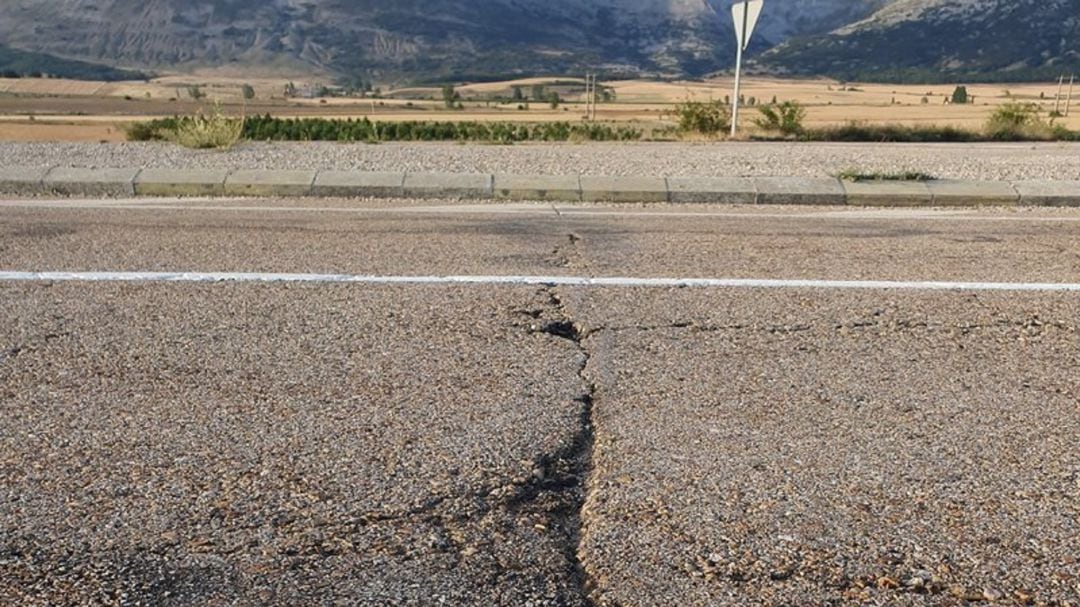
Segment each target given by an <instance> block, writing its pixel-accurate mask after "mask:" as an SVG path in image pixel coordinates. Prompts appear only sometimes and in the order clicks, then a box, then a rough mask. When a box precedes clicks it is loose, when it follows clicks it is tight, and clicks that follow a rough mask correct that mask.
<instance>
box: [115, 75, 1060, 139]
mask: <svg viewBox="0 0 1080 607" xmlns="http://www.w3.org/2000/svg"><path fill="white" fill-rule="evenodd" d="M443 93H444V96H443V97H444V99H443V101H444V103H445V105H446V107H447V108H451V107H452V108H455V109H457V108H458V106H459V105H460V96H459V95H458V94H457V92H456V91H455V90H454V89H453V88H452V87H446V88H445V89H444V91H443ZM533 93H534V95H538V96H539V98H541V99H543V98H545V97H546V98H548V99H549V100H550V103H551V106H552V107H553V108H557V107H558V106H559V104H560V102H561V100H560V99H559V98H558V96H552V95H550V94H549V92H548V91H545V90H538V91H533ZM965 94H966V92H965V91H963V90H961V88H958V89H957V93H955V94H954V96H955V97H958V98H963V97H964V96H965ZM191 96H192V97H193V98H196V96H197V93H194V92H193V93H192V94H191ZM969 98H970V97H969ZM752 110H756V113H757V116H756V117H754V118H751V119H749V120H748V122H752V124H753V126H752V127H751V125H749V124H747V125H745V126H746V128H745V132H746V133H747V134H748V135H747V136H748V138H749V139H751V140H755V141H805V142H866V143H973V142H993V141H1080V131H1072V130H1069V129H1067V128H1066V127H1064V126H1063V125H1060V124H1057V123H1056V121H1057V120H1058V119H1059V118H1060V117H1061V116H1060V115H1057V114H1055V113H1054V112H1049V113H1046V112H1045V111H1044V110H1042V109H1041V108H1040V106H1039V105H1038V104H1035V103H1027V102H1019V101H1010V102H1008V103H1005V104H1002V105H1000V106H998V107H997V108H996V109H995V110H994V111H993V113H992V114H991V115H990V117H989V118H988V119H987V120H986V123H985V124H984V125H983V127H982V128H964V127H958V126H951V125H914V126H908V125H900V124H872V123H863V122H854V121H853V122H849V123H847V124H841V125H832V126H824V127H820V126H819V127H807V126H806V125H805V120H806V116H807V112H806V109H805V108H804V107H803V106H802V105H800V104H799V103H798V102H795V101H783V102H778V101H777V100H776V99H775V98H774V99H773V101H772V102H771V103H767V104H756V103H755V104H753V105H751V104H749V103H748V111H752ZM731 114H732V111H731V106H730V101H729V100H728V99H723V100H710V101H695V100H686V101H685V102H683V103H680V104H678V105H677V106H676V109H675V113H674V115H673V116H671V118H672V119H671V120H668V121H666V122H659V123H657V124H656V125H655V126H649V125H648V124H645V125H644V126H642V123H637V124H634V125H631V124H625V123H624V124H620V123H616V122H569V121H563V122H528V123H526V122H480V121H469V120H462V121H404V122H393V121H386V122H382V121H372V120H370V119H368V118H366V117H365V118H360V119H328V118H280V117H274V116H271V115H269V114H267V115H262V116H254V117H248V118H242V117H240V118H237V117H229V116H226V115H225V114H224V113H223V112H222V109H221V106H220V105H217V104H215V105H214V106H213V108H212V109H211V111H209V112H208V113H205V114H204V113H199V114H196V115H194V116H175V117H172V118H164V119H158V120H153V121H149V122H139V123H135V124H131V125H129V126H128V127H127V129H126V132H127V138H128V139H129V140H130V141H155V140H158V141H172V142H174V143H177V144H179V145H182V146H185V147H191V148H200V149H227V148H229V147H232V146H233V145H235V144H236V143H237V142H239V141H244V140H247V141H339V142H366V143H381V142H393V141H454V142H461V143H467V142H474V143H495V144H513V143H521V142H587V141H599V142H604V141H608V142H627V141H641V140H646V141H671V140H702V139H704V140H721V139H724V138H726V137H727V133H728V131H729V130H730V128H731Z"/></svg>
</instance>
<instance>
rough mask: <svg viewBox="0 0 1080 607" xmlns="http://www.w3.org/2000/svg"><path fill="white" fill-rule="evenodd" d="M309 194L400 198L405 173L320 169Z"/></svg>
mask: <svg viewBox="0 0 1080 607" xmlns="http://www.w3.org/2000/svg"><path fill="white" fill-rule="evenodd" d="M311 194H312V196H324V197H337V198H402V197H403V196H404V195H405V173H363V172H360V171H322V172H321V173H319V174H318V176H316V177H315V183H314V184H313V185H312V187H311Z"/></svg>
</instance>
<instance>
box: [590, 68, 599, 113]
mask: <svg viewBox="0 0 1080 607" xmlns="http://www.w3.org/2000/svg"><path fill="white" fill-rule="evenodd" d="M599 103H600V92H599V87H598V86H597V83H596V74H593V77H592V120H593V121H596V106H597V105H598V104H599Z"/></svg>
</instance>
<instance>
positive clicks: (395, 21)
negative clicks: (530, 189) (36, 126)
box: [0, 0, 885, 80]
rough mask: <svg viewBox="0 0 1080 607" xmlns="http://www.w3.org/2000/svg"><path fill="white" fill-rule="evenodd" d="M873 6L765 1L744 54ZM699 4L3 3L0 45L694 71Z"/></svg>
mask: <svg viewBox="0 0 1080 607" xmlns="http://www.w3.org/2000/svg"><path fill="white" fill-rule="evenodd" d="M884 1H885V0H802V1H799V0H772V1H771V2H770V8H769V11H768V12H767V14H766V15H765V17H764V18H763V20H762V23H761V28H760V33H759V35H758V36H757V37H756V39H755V44H756V46H755V48H756V49H757V50H759V51H760V50H764V49H766V48H768V47H770V46H772V45H775V44H777V43H780V42H783V41H784V40H786V39H787V38H789V37H790V36H793V35H810V34H818V33H822V32H827V31H829V30H832V29H834V28H836V27H840V26H842V25H845V24H847V23H850V22H851V21H852V20H855V19H858V18H861V17H865V16H866V15H868V14H869V13H870V12H872V11H873V10H874V9H876V8H879V7H880V6H881V5H882V4H883V3H884ZM710 2H712V3H713V4H716V5H720V8H721V15H719V16H718V15H717V14H716V13H714V12H712V11H711V10H710V9H709V8H708V7H706V5H705V3H704V2H703V1H702V0H589V1H588V2H583V1H581V0H468V1H465V0H426V1H420V0H393V1H392V2H390V1H388V0H64V1H63V2H59V3H58V2H57V1H56V0H7V1H6V2H3V3H0V39H3V40H5V41H6V43H7V44H9V45H11V46H13V47H16V48H20V49H25V50H28V51H35V52H44V53H51V54H55V55H58V56H63V57H69V58H73V59H79V60H84V61H98V62H105V63H110V64H113V65H123V66H133V67H138V68H143V69H172V68H181V69H186V68H193V67H205V66H219V65H227V64H241V65H250V66H253V67H265V68H275V67H276V68H284V69H292V70H304V71H310V70H312V69H314V70H317V71H320V72H325V73H332V74H341V75H351V76H376V77H380V78H382V79H387V78H394V77H397V78H402V79H409V80H440V79H478V78H485V77H497V76H513V75H519V74H544V73H560V74H561V73H574V72H581V71H584V70H586V69H598V68H599V69H602V70H604V71H606V72H607V73H609V74H612V75H614V74H632V75H639V74H647V75H660V76H664V75H679V76H682V75H702V74H706V73H709V72H713V71H716V70H719V69H724V68H726V67H727V66H729V65H730V63H731V61H732V55H733V47H734V42H733V39H732V35H731V29H730V28H731V26H730V18H729V17H728V15H727V6H729V4H728V3H727V2H726V0H710Z"/></svg>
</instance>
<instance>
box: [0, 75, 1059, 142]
mask: <svg viewBox="0 0 1080 607" xmlns="http://www.w3.org/2000/svg"><path fill="white" fill-rule="evenodd" d="M290 82H293V84H294V85H295V86H296V87H298V89H299V90H301V91H305V92H307V93H308V94H310V93H311V92H312V91H314V90H317V89H318V87H319V86H320V84H319V83H316V82H303V81H295V82H294V81H290V80H287V79H284V78H264V79H253V80H250V81H248V82H246V84H250V85H251V86H252V87H253V88H254V89H255V95H256V96H255V99H252V100H247V101H245V100H244V99H243V96H242V92H241V85H242V84H245V82H243V81H241V80H239V79H237V78H236V77H221V76H215V75H194V76H169V77H165V78H159V79H156V80H152V81H150V82H119V83H105V82H82V81H70V80H59V79H0V140H7V141H12V140H15V141H54V140H58V141H118V140H122V139H123V133H122V128H121V127H122V125H123V124H124V123H127V122H131V121H136V120H146V119H150V118H154V117H160V116H172V115H184V114H192V113H195V112H198V111H204V110H206V109H207V108H209V107H210V106H211V105H212V104H213V103H220V104H221V105H222V107H223V108H224V110H225V111H226V112H228V113H231V114H236V115H240V114H246V115H252V114H263V113H270V114H273V115H277V116H319V117H327V118H349V117H352V118H359V117H364V116H366V117H369V118H371V119H373V120H384V121H402V120H477V121H515V122H524V121H528V122H537V121H539V122H545V121H578V120H582V119H583V118H584V115H585V106H584V87H583V80H582V79H580V78H570V77H566V78H529V79H522V80H515V81H507V82H493V83H482V84H464V85H461V86H458V87H457V92H458V93H459V94H460V95H461V98H462V108H461V109H448V108H446V106H445V104H444V102H443V101H442V92H441V91H440V90H439V89H438V88H433V87H428V88H422V87H413V88H402V89H397V90H387V91H380V92H381V95H380V98H378V99H359V98H342V97H327V98H302V99H297V98H289V99H286V98H285V96H284V93H285V88H286V86H287V85H288V84H289V83H290ZM601 84H602V86H604V87H605V88H606V89H608V90H610V92H611V93H613V99H612V100H611V101H609V102H606V103H601V104H600V105H599V111H598V118H599V119H600V120H603V121H613V122H632V123H640V124H644V125H663V124H667V123H670V122H671V121H672V113H673V111H674V109H675V106H676V105H677V104H678V103H680V102H683V101H685V100H687V99H695V100H702V101H704V100H710V99H724V98H725V97H730V96H731V94H732V88H733V83H732V81H731V79H730V78H718V79H714V80H710V81H705V82H689V81H687V82H656V81H645V80H626V81H613V82H603V83H601ZM534 85H544V86H545V87H546V90H547V91H556V92H558V93H559V94H560V96H561V97H562V99H563V103H562V104H561V105H560V107H559V108H557V109H553V108H551V107H550V105H549V104H548V103H536V102H533V103H528V102H526V103H521V102H500V101H499V100H498V99H499V98H510V97H512V95H513V90H514V88H515V87H520V88H521V90H522V92H523V94H524V95H526V96H528V95H530V94H531V93H532V87H533V86H534ZM196 86H197V87H198V89H199V91H200V92H201V93H202V94H204V95H205V98H203V99H199V100H196V99H193V98H192V96H191V93H192V87H196ZM953 88H954V85H892V84H861V83H840V82H837V81H833V80H827V79H810V80H784V79H774V78H755V77H751V78H748V79H747V81H746V82H745V85H744V88H743V95H744V97H745V98H746V100H747V101H753V102H755V103H757V104H761V103H769V102H771V101H773V100H774V99H775V100H777V101H784V100H789V99H790V100H795V101H798V102H799V103H801V104H803V105H804V106H805V107H806V109H807V120H806V123H807V125H808V126H826V125H835V124H843V123H847V122H852V121H854V122H867V123H897V124H906V125H930V124H935V125H954V126H962V127H969V128H972V127H978V126H980V125H982V124H983V123H984V122H985V121H986V118H987V116H988V115H989V114H990V113H991V112H992V111H993V109H994V107H995V106H997V105H1000V104H1002V103H1006V102H1009V101H1024V102H1031V103H1037V104H1039V106H1040V108H1041V109H1042V111H1043V113H1044V116H1045V115H1048V114H1049V113H1050V112H1051V111H1052V110H1053V109H1054V108H1055V97H1056V95H1057V92H1058V84H1057V83H1056V82H1047V83H1033V84H1019V85H1017V84H972V85H968V92H969V94H970V95H972V96H973V97H974V100H975V102H974V103H971V104H966V105H951V104H948V103H947V99H949V97H950V96H951V94H952V91H953ZM1075 92H1076V94H1077V96H1078V97H1080V90H1078V91H1075ZM1067 93H1068V85H1067V84H1066V86H1065V87H1064V89H1063V90H1062V100H1061V101H1060V102H1059V104H1058V109H1060V110H1062V111H1064V110H1065V107H1066V103H1065V96H1066V95H1067ZM1074 105H1080V100H1078V102H1077V104H1074ZM1070 114H1071V115H1070V116H1069V117H1067V118H1065V119H1062V120H1060V121H1059V123H1061V124H1064V125H1066V126H1068V127H1070V128H1073V129H1080V115H1078V114H1077V112H1075V111H1073V112H1070ZM755 115H756V112H755V111H754V110H750V111H749V112H747V113H746V114H744V116H746V117H753V116H755ZM31 118H33V120H31ZM747 119H749V118H747Z"/></svg>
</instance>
